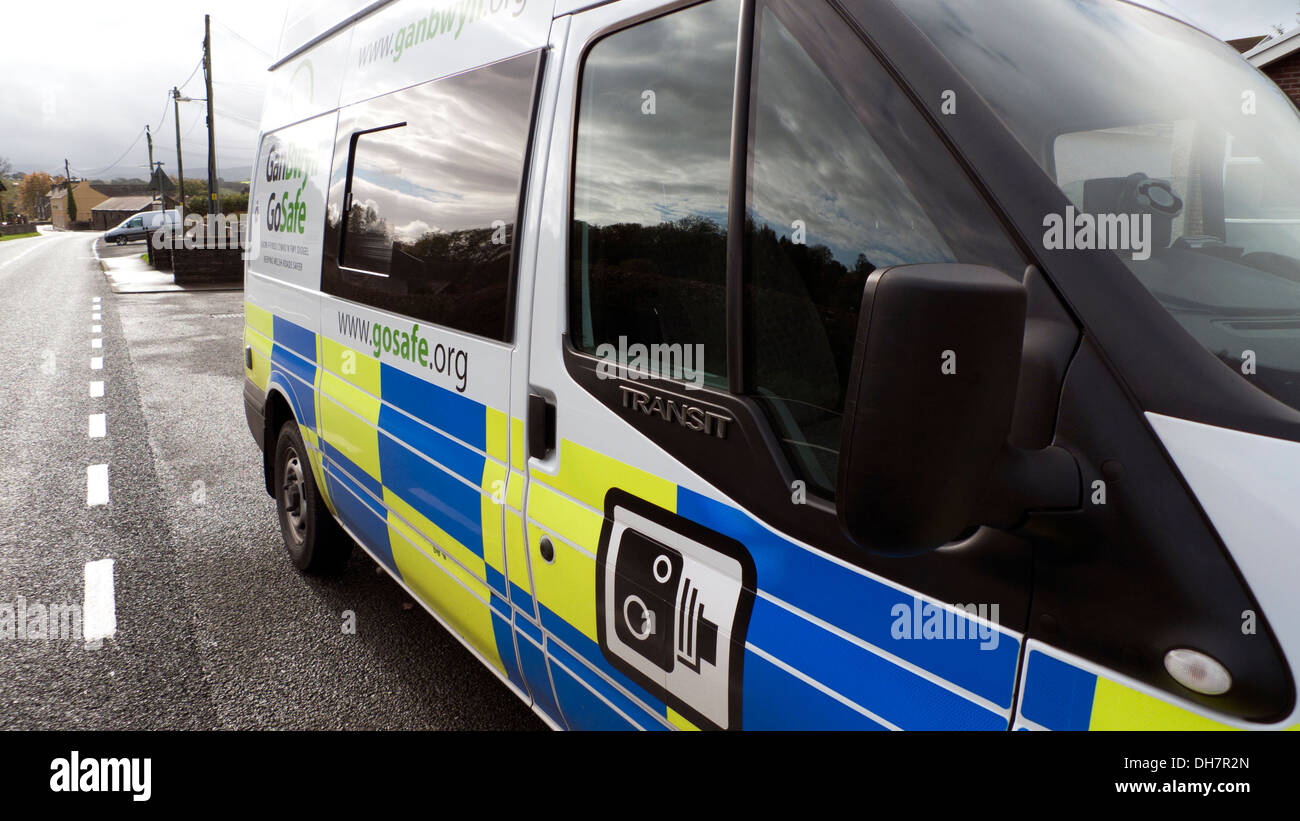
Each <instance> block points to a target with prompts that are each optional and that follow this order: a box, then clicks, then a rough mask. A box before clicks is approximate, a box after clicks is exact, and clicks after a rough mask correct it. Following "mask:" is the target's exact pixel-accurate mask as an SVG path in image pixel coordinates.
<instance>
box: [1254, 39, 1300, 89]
mask: <svg viewBox="0 0 1300 821" xmlns="http://www.w3.org/2000/svg"><path fill="white" fill-rule="evenodd" d="M1245 57H1246V59H1247V60H1249V61H1250V64H1251V65H1253V66H1255V68H1257V69H1259V70H1260V71H1262V72H1264V73H1265V74H1267V75H1268V76H1269V77H1270V78H1272V80H1273V82H1275V83H1277V84H1278V87H1279V88H1281V89H1282V91H1284V92H1286V95H1287V96H1288V97H1290V98H1291V101H1292V102H1293V103H1295V104H1296V106H1297V107H1298V108H1300V26H1296V27H1294V28H1292V29H1291V30H1290V31H1288V32H1287V33H1286V34H1283V35H1280V36H1278V37H1270V38H1269V39H1267V40H1264V41H1263V42H1261V43H1259V45H1256V46H1255V47H1254V48H1252V49H1250V51H1247V52H1246V54H1245Z"/></svg>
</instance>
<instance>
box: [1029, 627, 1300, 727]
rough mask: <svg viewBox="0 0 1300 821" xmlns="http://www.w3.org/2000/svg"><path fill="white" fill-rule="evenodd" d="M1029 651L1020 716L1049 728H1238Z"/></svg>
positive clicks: (1042, 653)
mask: <svg viewBox="0 0 1300 821" xmlns="http://www.w3.org/2000/svg"><path fill="white" fill-rule="evenodd" d="M1028 655H1029V657H1028V660H1027V661H1026V666H1025V680H1024V685H1023V691H1024V694H1023V696H1022V698H1021V701H1020V715H1021V716H1022V717H1023V718H1025V719H1028V720H1029V721H1030V722H1033V724H1034V725H1036V726H1037V727H1041V728H1043V729H1045V730H1233V729H1236V728H1235V727H1232V726H1231V725H1228V724H1224V723H1222V722H1219V721H1215V720H1214V719H1212V718H1208V717H1206V716H1203V715H1200V714H1199V713H1195V712H1192V711H1191V710H1188V709H1185V708H1183V707H1180V706H1178V705H1177V704H1173V703H1171V702H1169V701H1166V700H1164V699H1160V698H1156V697H1155V696H1151V695H1147V694H1146V693H1143V692H1140V691H1138V690H1134V689H1133V688H1132V687H1128V686H1126V685H1124V684H1121V683H1119V682H1117V681H1112V680H1111V679H1108V678H1106V677H1105V676H1099V675H1097V674H1096V673H1093V672H1090V671H1088V670H1085V669H1083V668H1081V667H1079V666H1077V665H1075V664H1073V663H1071V662H1070V661H1069V660H1068V659H1065V658H1059V657H1057V656H1055V655H1052V654H1051V653H1048V652H1044V651H1043V650H1041V649H1038V648H1036V647H1033V646H1032V645H1031V647H1030V649H1029V654H1028ZM1287 729H1291V730H1300V724H1297V725H1295V726H1293V727H1289V728H1287Z"/></svg>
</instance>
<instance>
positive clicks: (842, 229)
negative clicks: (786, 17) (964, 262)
mask: <svg viewBox="0 0 1300 821" xmlns="http://www.w3.org/2000/svg"><path fill="white" fill-rule="evenodd" d="M763 26H764V29H763V49H764V51H765V52H766V54H765V56H764V59H762V60H760V64H759V80H758V88H759V100H760V104H759V108H758V111H757V118H756V124H755V130H754V140H755V146H756V149H757V150H756V152H755V159H754V171H753V181H752V186H753V194H752V197H753V199H752V203H753V210H754V216H755V219H756V221H758V222H759V223H766V224H767V225H768V226H769V227H771V228H772V229H773V230H774V231H775V232H776V233H777V234H778V235H779V236H781V235H783V236H790V234H791V225H792V224H793V223H794V221H795V220H802V221H803V222H804V223H805V224H806V226H807V234H808V236H807V244H808V245H826V246H828V247H829V248H830V249H831V252H832V254H834V256H835V258H836V259H837V260H838V261H839V262H841V263H843V264H844V265H845V266H847V267H850V268H851V267H853V265H854V264H855V262H856V260H857V257H858V255H859V254H865V255H866V257H867V259H868V260H870V262H871V263H872V264H873V265H875V266H876V267H880V266H882V265H897V264H903V263H908V262H917V261H920V260H926V261H941V260H947V259H951V253H950V252H949V251H948V250H947V249H946V248H945V247H944V246H943V245H942V243H941V241H939V240H938V237H939V232H938V231H937V230H936V229H935V227H934V225H933V224H932V223H931V222H930V219H929V218H928V217H927V216H926V215H925V213H924V212H923V211H922V210H921V207H920V205H918V204H917V202H916V201H915V200H914V199H913V198H912V196H911V194H910V193H909V192H908V189H907V187H906V186H905V185H904V184H903V182H902V181H901V180H900V179H899V178H898V176H897V174H896V173H895V172H894V170H893V168H892V167H891V165H890V163H889V162H888V160H886V159H885V157H884V156H883V155H882V153H881V151H880V149H879V148H878V147H877V145H876V143H875V141H874V140H872V138H871V136H870V135H869V134H868V132H867V130H866V129H865V128H864V127H863V125H862V123H861V122H859V121H858V119H857V118H856V117H854V116H853V113H852V111H851V110H850V109H849V107H848V105H847V104H846V103H845V102H844V100H843V98H841V96H840V94H839V92H838V91H836V89H835V87H834V86H833V85H831V83H830V82H829V81H828V80H827V79H826V77H825V75H824V74H823V73H822V72H821V71H820V70H819V69H818V68H817V66H816V65H815V64H814V63H813V62H812V60H811V59H809V57H808V55H807V54H806V53H805V52H804V51H803V49H802V48H800V46H799V45H798V43H797V42H796V41H795V40H794V38H793V36H792V35H791V34H790V32H789V31H788V30H787V29H786V28H785V27H784V26H782V25H781V24H780V22H778V21H777V20H776V18H775V17H774V16H772V15H771V14H770V13H768V14H765V15H764V17H763ZM884 206H887V207H884Z"/></svg>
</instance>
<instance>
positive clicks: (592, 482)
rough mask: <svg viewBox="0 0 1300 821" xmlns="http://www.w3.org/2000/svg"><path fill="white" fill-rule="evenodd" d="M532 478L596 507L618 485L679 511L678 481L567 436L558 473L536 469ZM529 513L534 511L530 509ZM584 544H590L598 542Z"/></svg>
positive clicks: (531, 514) (599, 506)
mask: <svg viewBox="0 0 1300 821" xmlns="http://www.w3.org/2000/svg"><path fill="white" fill-rule="evenodd" d="M532 478H533V480H534V481H536V482H542V483H544V484H547V485H550V486H551V487H553V488H555V489H556V490H558V491H560V492H561V493H564V494H567V495H569V496H572V497H573V498H574V499H577V500H579V501H581V502H585V503H586V504H588V505H590V506H591V507H594V508H595V509H596V510H601V511H603V510H604V509H605V492H606V491H608V490H609V489H610V488H612V487H617V488H621V489H623V490H625V491H627V492H628V493H630V494H632V495H633V496H636V497H639V498H641V499H644V500H645V501H647V502H650V503H651V504H654V505H658V506H659V507H662V508H664V509H665V510H668V511H671V512H673V513H676V512H677V485H676V484H674V483H673V482H670V481H668V480H667V479H664V478H663V477H660V476H655V475H654V474H652V473H647V472H645V471H644V470H641V469H639V468H635V467H632V466H631V465H627V464H624V463H622V462H620V461H618V460H617V459H614V458H611V457H609V456H606V455H604V454H603V453H598V452H596V451H594V450H591V449H589V448H585V447H583V446H582V445H579V444H578V443H576V442H571V441H569V440H568V439H565V440H564V441H563V442H561V443H560V471H559V473H558V474H557V475H556V476H547V475H545V474H542V473H540V472H537V471H534V472H533V473H532ZM529 515H530V516H533V515H534V514H533V513H532V510H531V509H530V510H529ZM534 518H537V517H536V516H534ZM579 544H584V543H583V542H579ZM585 544H587V545H588V546H591V545H594V544H595V542H589V543H585Z"/></svg>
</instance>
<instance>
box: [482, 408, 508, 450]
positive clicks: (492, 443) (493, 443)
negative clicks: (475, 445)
mask: <svg viewBox="0 0 1300 821" xmlns="http://www.w3.org/2000/svg"><path fill="white" fill-rule="evenodd" d="M486 422H487V430H486V433H487V452H488V456H491V457H492V458H493V459H496V460H497V461H499V462H502V463H504V462H505V461H506V458H507V457H508V456H509V446H510V443H509V442H508V441H506V437H507V436H508V435H509V433H508V431H507V425H508V422H509V418H508V417H507V416H506V415H505V414H504V413H502V412H501V411H499V410H497V409H496V408H492V407H489V408H488V409H487V420H486Z"/></svg>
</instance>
